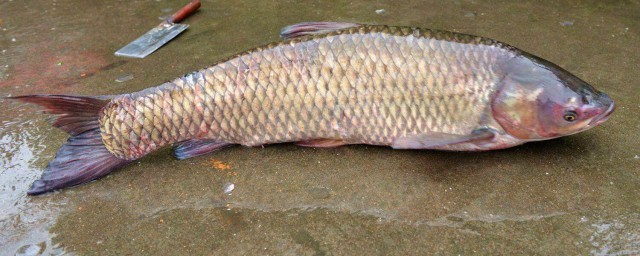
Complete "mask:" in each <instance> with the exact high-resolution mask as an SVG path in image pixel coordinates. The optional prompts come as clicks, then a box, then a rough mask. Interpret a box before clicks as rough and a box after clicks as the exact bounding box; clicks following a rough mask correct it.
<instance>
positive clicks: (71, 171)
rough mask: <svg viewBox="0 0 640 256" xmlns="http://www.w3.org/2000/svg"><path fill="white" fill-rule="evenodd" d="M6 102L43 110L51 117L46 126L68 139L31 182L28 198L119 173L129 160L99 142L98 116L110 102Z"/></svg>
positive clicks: (45, 98)
mask: <svg viewBox="0 0 640 256" xmlns="http://www.w3.org/2000/svg"><path fill="white" fill-rule="evenodd" d="M9 99H15V100H20V101H23V102H29V103H33V104H37V105H40V106H42V107H44V112H45V113H49V114H52V116H51V117H50V118H49V122H50V123H51V124H52V125H53V126H55V127H58V128H60V129H62V130H64V131H66V132H67V133H69V134H70V135H71V138H69V139H68V140H67V142H66V143H65V144H64V145H62V146H61V147H60V149H58V153H56V157H55V159H53V160H52V161H51V162H49V164H48V165H47V168H46V169H45V170H44V172H43V173H42V177H40V179H38V180H36V181H35V182H33V184H32V185H31V188H30V189H29V191H28V192H27V193H28V194H29V195H38V194H43V193H46V192H49V191H53V190H56V189H61V188H66V187H71V186H75V185H80V184H82V183H86V182H89V181H92V180H95V179H98V178H100V177H102V176H105V175H107V174H108V173H109V172H111V171H113V170H115V169H118V168H120V167H122V166H124V165H126V164H127V163H129V162H130V161H129V160H123V159H120V158H117V157H116V156H114V155H113V154H111V152H109V150H107V148H106V147H105V146H104V143H103V142H102V137H101V135H100V127H99V126H100V123H99V113H100V110H101V109H102V107H104V106H105V105H106V104H107V103H108V102H109V101H110V100H109V99H107V98H103V97H86V96H67V95H27V96H17V97H10V98H9Z"/></svg>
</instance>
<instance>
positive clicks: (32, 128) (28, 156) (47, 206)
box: [0, 104, 65, 255]
mask: <svg viewBox="0 0 640 256" xmlns="http://www.w3.org/2000/svg"><path fill="white" fill-rule="evenodd" d="M6 106H10V107H9V109H5V110H3V113H2V115H3V116H4V115H5V112H4V111H7V113H12V114H14V116H13V117H10V118H8V120H3V121H1V122H0V209H2V211H0V244H2V245H3V251H5V252H11V251H13V252H15V253H17V254H24V255H35V254H33V253H37V254H39V253H51V252H54V251H57V250H59V249H55V248H54V246H52V242H51V235H50V234H49V231H48V229H49V226H50V225H51V224H52V222H53V221H54V220H55V216H56V212H57V209H58V207H59V206H60V205H61V204H62V205H64V203H63V202H64V201H65V200H56V201H50V200H47V199H44V200H36V201H33V200H32V198H30V197H28V196H27V195H26V194H25V191H26V190H27V189H28V187H29V185H30V184H31V182H32V181H33V180H35V179H36V178H37V177H39V175H40V168H39V166H40V164H39V163H38V161H39V159H40V157H47V155H46V154H43V152H44V151H45V149H46V146H45V143H44V140H45V138H46V136H45V134H46V131H43V130H42V129H40V127H42V124H40V122H41V121H33V120H29V118H26V117H25V116H27V117H35V115H31V114H27V115H25V116H23V114H22V111H21V110H18V109H12V107H11V106H12V105H10V104H7V105H6ZM38 252H39V253H38Z"/></svg>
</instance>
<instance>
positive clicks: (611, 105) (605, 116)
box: [589, 102, 616, 127]
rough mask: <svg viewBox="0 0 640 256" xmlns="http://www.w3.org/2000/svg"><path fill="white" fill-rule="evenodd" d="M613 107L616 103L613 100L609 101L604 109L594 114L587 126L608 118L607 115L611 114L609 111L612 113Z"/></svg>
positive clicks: (602, 121) (614, 107)
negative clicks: (596, 114)
mask: <svg viewBox="0 0 640 256" xmlns="http://www.w3.org/2000/svg"><path fill="white" fill-rule="evenodd" d="M615 109H616V104H615V103H614V102H611V104H610V105H609V108H608V109H607V110H606V111H604V112H603V113H602V114H600V115H598V116H596V117H595V118H593V119H591V122H589V126H591V127H593V126H596V125H599V124H601V123H604V122H605V121H607V120H608V119H609V116H610V115H611V113H613V111H614V110H615Z"/></svg>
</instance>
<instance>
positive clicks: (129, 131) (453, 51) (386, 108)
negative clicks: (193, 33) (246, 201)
mask: <svg viewBox="0 0 640 256" xmlns="http://www.w3.org/2000/svg"><path fill="white" fill-rule="evenodd" d="M282 35H283V37H284V38H285V39H286V40H284V41H282V42H279V43H272V44H269V45H266V46H263V47H258V48H255V49H253V50H250V51H247V52H245V53H241V54H238V55H236V56H233V57H231V58H228V59H226V60H223V61H220V62H219V63H217V64H215V65H213V66H211V67H208V68H205V69H202V70H199V71H196V72H193V73H190V74H187V75H185V76H184V77H181V78H177V79H175V80H173V81H170V82H167V83H164V84H162V85H160V86H157V87H152V88H148V89H145V90H143V91H140V92H135V93H131V94H123V95H118V96H115V97H113V98H110V99H104V98H91V97H73V96H24V97H20V99H22V100H24V101H28V102H33V103H37V104H40V105H43V106H45V108H47V111H48V112H50V113H53V114H56V115H58V119H57V121H55V122H54V125H56V126H58V127H60V128H62V129H65V130H66V131H68V132H69V133H70V134H72V135H74V137H72V138H71V139H70V140H69V142H68V143H67V144H74V145H84V144H87V145H88V146H91V147H94V148H93V149H94V150H97V151H98V152H99V154H98V155H99V157H98V159H102V161H101V162H100V163H99V164H98V163H95V164H93V165H89V167H86V165H83V166H81V167H82V168H80V169H84V170H81V171H78V170H76V171H75V172H76V173H74V174H75V175H70V174H69V172H73V171H74V170H70V169H72V168H71V167H74V166H72V165H73V163H74V162H78V161H75V160H73V159H75V158H77V156H75V155H78V152H77V151H78V149H77V148H70V147H69V146H68V147H67V149H65V146H66V144H65V146H63V148H61V150H60V151H59V153H58V156H57V157H56V159H54V161H52V163H50V165H49V166H48V168H47V170H45V174H44V175H43V178H41V179H40V180H38V181H36V182H35V183H34V186H33V187H32V190H31V191H30V193H31V194H38V193H43V192H46V191H50V190H53V189H57V188H60V187H65V186H70V185H76V184H80V183H82V182H85V181H87V180H91V179H95V178H98V177H101V176H103V175H105V174H106V173H108V172H109V171H110V170H112V169H114V168H119V167H120V166H122V165H124V164H126V163H128V162H130V161H133V160H135V159H139V158H141V157H143V156H144V155H146V154H148V153H150V152H153V151H155V150H157V149H159V148H162V147H165V146H168V145H177V148H176V156H177V157H178V158H180V159H183V158H188V157H192V156H196V155H201V154H205V153H208V152H211V151H214V150H217V149H220V148H222V147H225V146H228V145H234V144H240V145H244V146H259V145H264V144H272V143H282V142H296V143H297V144H298V145H301V146H315V147H333V146H339V145H345V144H371V145H383V146H392V147H394V148H400V149H440V150H473V151H475V150H491V149H499V148H506V147H511V146H515V145H519V144H522V143H525V142H527V141H532V140H541V139H549V138H554V137H559V136H563V135H567V134H570V133H575V132H579V131H582V130H586V129H588V128H591V127H593V126H595V125H597V124H599V123H602V122H604V120H606V118H607V117H608V116H609V114H610V113H611V112H612V111H613V109H614V104H613V101H612V100H611V99H610V98H609V97H608V96H607V95H606V94H604V93H601V92H599V91H597V90H595V89H594V88H593V87H591V86H590V85H588V84H587V83H585V82H584V81H582V80H580V79H578V78H577V77H574V76H573V75H571V74H569V73H568V72H566V71H564V70H563V69H561V68H560V67H557V66H555V65H553V64H551V63H549V62H546V61H544V60H542V59H539V58H537V57H535V56H532V55H529V54H527V53H525V52H523V51H521V50H518V49H516V48H514V47H512V46H509V45H506V44H504V43H500V42H498V41H495V40H491V39H487V38H482V37H477V36H471V35H464V34H458V33H453V32H447V31H437V30H429V29H421V28H410V27H390V26H382V25H359V24H352V23H331V22H325V23H302V24H297V25H293V26H290V27H287V28H285V29H284V30H283V33H282ZM78 104H80V107H84V108H81V110H77V109H76V110H73V111H71V112H72V114H69V113H70V109H67V107H68V106H74V105H78ZM82 109H85V110H86V111H88V112H89V113H90V114H86V113H85V112H83V111H85V110H82ZM574 114H575V117H574V116H573V115H574ZM572 118H574V119H572ZM568 119H572V120H570V121H569V120H568ZM563 120H564V121H563ZM56 122H57V123H56ZM74 138H75V140H74ZM80 155H81V154H80ZM87 161H89V160H87ZM91 161H93V162H95V161H98V160H95V159H94V160H91ZM80 162H81V161H80ZM75 167H76V169H78V168H77V167H78V166H75ZM69 177H76V178H69ZM77 177H83V178H77Z"/></svg>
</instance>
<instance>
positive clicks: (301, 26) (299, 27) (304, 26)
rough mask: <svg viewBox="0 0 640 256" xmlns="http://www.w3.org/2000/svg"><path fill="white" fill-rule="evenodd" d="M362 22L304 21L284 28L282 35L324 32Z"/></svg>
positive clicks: (294, 35) (291, 35)
mask: <svg viewBox="0 0 640 256" xmlns="http://www.w3.org/2000/svg"><path fill="white" fill-rule="evenodd" d="M357 26H360V24H357V23H349V22H329V21H325V22H302V23H298V24H293V25H290V26H286V27H284V28H282V30H281V31H280V37H282V39H291V38H295V37H299V36H306V35H317V34H324V33H328V32H331V31H336V30H340V29H345V28H351V27H357Z"/></svg>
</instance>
